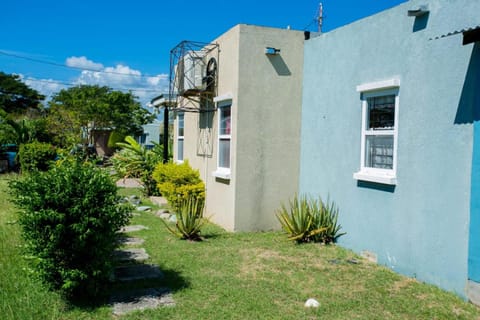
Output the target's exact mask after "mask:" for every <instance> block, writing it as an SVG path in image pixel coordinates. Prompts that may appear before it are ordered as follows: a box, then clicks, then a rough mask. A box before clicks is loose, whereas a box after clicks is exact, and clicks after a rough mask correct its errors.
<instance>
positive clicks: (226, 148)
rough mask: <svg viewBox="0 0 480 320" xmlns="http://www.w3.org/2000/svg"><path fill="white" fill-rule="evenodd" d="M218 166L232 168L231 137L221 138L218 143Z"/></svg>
mask: <svg viewBox="0 0 480 320" xmlns="http://www.w3.org/2000/svg"><path fill="white" fill-rule="evenodd" d="M218 166H219V167H220V168H230V139H220V141H219V144H218Z"/></svg>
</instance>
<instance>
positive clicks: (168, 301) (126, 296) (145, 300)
mask: <svg viewBox="0 0 480 320" xmlns="http://www.w3.org/2000/svg"><path fill="white" fill-rule="evenodd" d="M110 304H111V305H112V306H113V314H114V315H117V316H120V315H124V314H126V313H128V312H132V311H137V310H145V309H154V308H158V307H172V306H175V301H173V296H172V293H171V292H170V290H169V289H168V288H148V289H139V290H132V291H129V292H123V293H117V294H115V295H113V296H112V297H111V298H110Z"/></svg>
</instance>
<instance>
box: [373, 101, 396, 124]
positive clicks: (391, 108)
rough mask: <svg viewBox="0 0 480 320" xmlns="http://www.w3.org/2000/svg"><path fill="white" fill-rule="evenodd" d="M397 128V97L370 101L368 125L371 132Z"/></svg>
mask: <svg viewBox="0 0 480 320" xmlns="http://www.w3.org/2000/svg"><path fill="white" fill-rule="evenodd" d="M394 126H395V95H388V96H381V97H373V98H369V99H368V125H367V128H368V129H371V130H388V129H392V128H393V127H394Z"/></svg>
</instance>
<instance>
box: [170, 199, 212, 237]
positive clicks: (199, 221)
mask: <svg viewBox="0 0 480 320" xmlns="http://www.w3.org/2000/svg"><path fill="white" fill-rule="evenodd" d="M204 204H205V203H204V200H203V199H202V198H197V197H193V196H191V197H188V198H186V199H185V200H184V201H182V202H181V204H180V206H179V208H178V210H177V222H176V224H175V227H172V226H171V225H169V224H168V223H167V222H165V221H164V220H162V221H163V223H164V224H165V226H166V227H167V229H168V230H169V231H170V232H171V233H172V234H174V235H176V236H178V237H179V238H180V239H186V240H194V241H198V240H201V237H200V229H201V228H202V227H203V225H204V224H205V223H206V220H205V218H204V217H203V207H204Z"/></svg>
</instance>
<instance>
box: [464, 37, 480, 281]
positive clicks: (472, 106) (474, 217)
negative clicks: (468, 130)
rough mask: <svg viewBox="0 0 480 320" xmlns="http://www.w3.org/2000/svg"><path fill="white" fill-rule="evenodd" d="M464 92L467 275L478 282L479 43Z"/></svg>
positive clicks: (471, 62)
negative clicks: (468, 155) (468, 124)
mask: <svg viewBox="0 0 480 320" xmlns="http://www.w3.org/2000/svg"><path fill="white" fill-rule="evenodd" d="M464 92H465V94H464V99H463V101H464V105H465V109H466V110H468V112H467V114H469V115H470V117H471V120H472V121H473V122H474V137H473V160H472V179H471V181H472V191H471V206H470V210H471V211H470V215H471V219H470V240H469V255H468V256H469V261H468V276H469V279H471V280H473V281H475V282H479V283H480V122H479V121H480V43H476V44H475V46H474V49H473V53H472V58H471V59H470V65H469V68H468V72H467V81H466V84H465V86H464Z"/></svg>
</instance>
